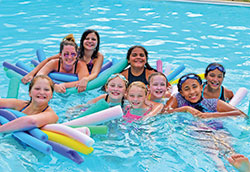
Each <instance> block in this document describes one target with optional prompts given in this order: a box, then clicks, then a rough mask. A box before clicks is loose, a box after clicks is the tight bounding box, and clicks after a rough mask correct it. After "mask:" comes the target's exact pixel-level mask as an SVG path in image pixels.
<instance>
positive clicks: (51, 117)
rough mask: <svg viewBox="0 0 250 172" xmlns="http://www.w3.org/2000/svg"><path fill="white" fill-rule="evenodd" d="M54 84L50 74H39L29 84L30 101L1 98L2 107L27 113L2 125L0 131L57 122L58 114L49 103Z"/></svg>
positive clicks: (0, 104) (24, 128)
mask: <svg viewBox="0 0 250 172" xmlns="http://www.w3.org/2000/svg"><path fill="white" fill-rule="evenodd" d="M53 85H54V84H53V82H52V80H51V79H50V78H49V77H48V76H45V75H38V76H36V77H35V78H34V79H33V80H32V81H31V83H30V85H29V96H30V101H24V100H18V99H0V106H1V107H6V108H12V109H15V110H17V111H20V112H23V113H25V114H27V116H24V117H20V118H17V119H15V120H13V121H10V122H9V123H6V124H4V125H2V126H0V133H9V132H13V131H18V130H27V129H30V128H33V127H38V128H40V127H42V126H44V125H46V124H50V123H56V122H57V120H58V116H57V115H56V113H55V112H54V111H53V110H52V109H51V107H49V105H48V103H49V101H50V99H51V98H52V96H53V90H54V86H53Z"/></svg>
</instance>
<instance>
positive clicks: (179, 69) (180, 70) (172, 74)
mask: <svg viewBox="0 0 250 172" xmlns="http://www.w3.org/2000/svg"><path fill="white" fill-rule="evenodd" d="M184 69H185V66H184V64H181V65H180V66H178V67H177V68H176V69H175V70H174V71H173V72H171V73H170V74H169V75H168V76H167V79H168V81H171V80H173V79H174V78H175V77H176V76H177V75H179V74H180V73H181V72H182V71H183V70H184Z"/></svg>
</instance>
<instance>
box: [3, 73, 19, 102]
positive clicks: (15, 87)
mask: <svg viewBox="0 0 250 172" xmlns="http://www.w3.org/2000/svg"><path fill="white" fill-rule="evenodd" d="M5 71H6V76H7V77H8V78H10V81H9V87H8V92H7V98H16V99H17V98H18V92H19V86H20V82H21V78H22V76H21V75H20V74H18V73H16V72H14V71H12V70H7V69H5Z"/></svg>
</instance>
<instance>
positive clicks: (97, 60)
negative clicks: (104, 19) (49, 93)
mask: <svg viewBox="0 0 250 172" xmlns="http://www.w3.org/2000/svg"><path fill="white" fill-rule="evenodd" d="M66 39H67V37H66ZM99 46H100V36H99V34H98V32H97V31H95V30H91V29H89V30H86V31H85V32H84V33H83V34H82V37H81V41H80V49H79V51H78V56H79V60H80V61H83V62H85V63H86V64H87V68H88V73H90V75H89V76H85V77H83V78H82V79H81V80H80V81H79V84H78V85H77V87H78V92H82V91H84V90H85V89H86V86H87V83H88V82H89V81H90V80H93V79H95V78H96V77H97V76H98V74H99V73H100V70H101V67H102V63H103V55H102V54H101V53H100V52H99ZM59 57H60V54H57V55H54V56H52V57H50V58H47V59H45V60H44V61H42V62H41V63H40V64H39V65H38V66H37V67H36V68H35V69H34V70H33V71H31V72H30V73H29V74H27V75H26V76H24V77H23V79H22V82H23V83H24V84H26V83H28V82H30V81H31V79H32V78H33V77H34V76H35V75H36V73H37V72H38V71H39V70H40V69H41V68H42V67H43V66H44V65H45V64H46V63H48V62H49V61H50V60H53V59H59Z"/></svg>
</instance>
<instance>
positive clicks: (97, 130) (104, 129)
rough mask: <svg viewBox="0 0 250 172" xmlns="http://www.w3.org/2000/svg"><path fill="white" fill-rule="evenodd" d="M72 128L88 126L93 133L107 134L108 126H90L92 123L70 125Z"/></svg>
mask: <svg viewBox="0 0 250 172" xmlns="http://www.w3.org/2000/svg"><path fill="white" fill-rule="evenodd" d="M69 126H70V127H71V128H80V127H88V128H89V130H90V133H91V134H107V132H108V127H107V126H106V125H98V126H94V125H93V126H92V125H91V126H90V125H69Z"/></svg>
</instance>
